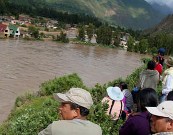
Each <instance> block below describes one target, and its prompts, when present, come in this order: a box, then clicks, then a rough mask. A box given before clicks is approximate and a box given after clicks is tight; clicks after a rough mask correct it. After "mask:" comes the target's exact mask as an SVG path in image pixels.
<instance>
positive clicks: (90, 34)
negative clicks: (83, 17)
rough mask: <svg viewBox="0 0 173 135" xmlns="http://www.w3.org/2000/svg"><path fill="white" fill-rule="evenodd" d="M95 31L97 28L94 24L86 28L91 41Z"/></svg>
mask: <svg viewBox="0 0 173 135" xmlns="http://www.w3.org/2000/svg"><path fill="white" fill-rule="evenodd" d="M94 29H95V26H94V25H93V24H91V23H90V24H89V25H88V27H87V28H86V31H87V35H88V38H89V40H91V38H92V36H93V34H94V31H95V30H94Z"/></svg>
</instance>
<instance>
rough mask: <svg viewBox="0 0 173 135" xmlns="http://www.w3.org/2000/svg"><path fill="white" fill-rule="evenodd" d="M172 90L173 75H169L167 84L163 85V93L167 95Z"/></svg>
mask: <svg viewBox="0 0 173 135" xmlns="http://www.w3.org/2000/svg"><path fill="white" fill-rule="evenodd" d="M171 90H173V76H172V75H167V79H166V82H165V85H164V86H163V90H162V94H166V95H167V94H168V93H169V92H170V91H171Z"/></svg>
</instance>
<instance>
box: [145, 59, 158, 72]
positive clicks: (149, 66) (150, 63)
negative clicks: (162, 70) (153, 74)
mask: <svg viewBox="0 0 173 135" xmlns="http://www.w3.org/2000/svg"><path fill="white" fill-rule="evenodd" d="M155 67H156V63H155V62H154V61H152V60H150V61H149V62H148V64H147V69H150V70H154V68H155Z"/></svg>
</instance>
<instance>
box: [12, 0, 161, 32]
mask: <svg viewBox="0 0 173 135" xmlns="http://www.w3.org/2000/svg"><path fill="white" fill-rule="evenodd" d="M9 1H10V2H12V3H15V4H18V5H21V6H24V5H25V6H32V7H33V8H37V7H38V6H39V7H42V6H43V7H44V6H46V7H47V8H51V9H55V10H57V11H63V12H68V13H77V14H86V15H91V16H95V17H97V18H100V19H101V20H103V21H105V22H108V23H109V24H112V25H120V26H123V27H128V28H134V29H144V28H149V27H151V26H154V25H155V24H157V23H159V21H160V20H161V19H162V18H163V15H162V14H161V13H158V11H155V10H154V9H153V8H152V6H151V5H149V4H148V3H147V2H146V1H145V0H9Z"/></svg>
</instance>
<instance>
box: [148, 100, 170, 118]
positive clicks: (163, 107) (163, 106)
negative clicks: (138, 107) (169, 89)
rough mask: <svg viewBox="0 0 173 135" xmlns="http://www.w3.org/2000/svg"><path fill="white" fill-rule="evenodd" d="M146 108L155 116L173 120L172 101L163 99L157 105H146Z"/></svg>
mask: <svg viewBox="0 0 173 135" xmlns="http://www.w3.org/2000/svg"><path fill="white" fill-rule="evenodd" d="M146 108H147V110H148V111H149V112H150V113H151V114H153V115H156V116H161V117H166V118H170V119H172V120H173V101H164V102H162V103H160V104H159V105H158V106H157V107H146Z"/></svg>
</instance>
